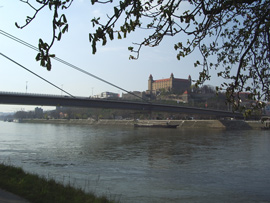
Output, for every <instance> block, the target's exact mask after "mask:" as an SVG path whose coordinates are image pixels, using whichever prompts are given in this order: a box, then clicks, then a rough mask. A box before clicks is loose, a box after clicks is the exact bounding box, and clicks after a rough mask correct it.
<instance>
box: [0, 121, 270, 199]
mask: <svg viewBox="0 0 270 203" xmlns="http://www.w3.org/2000/svg"><path fill="white" fill-rule="evenodd" d="M0 162H1V163H6V164H12V165H15V166H20V167H22V168H23V169H24V170H25V171H28V172H31V173H35V174H39V175H41V176H44V177H48V178H54V179H56V180H57V181H59V182H61V183H64V184H71V185H73V186H75V187H80V188H82V189H84V190H85V191H91V192H94V193H95V194H97V195H106V196H107V197H108V198H109V199H112V200H115V201H120V202H127V203H129V202H270V192H269V188H270V131H260V130H257V131H254V130H248V131H222V130H210V129H209V130H202V129H201V130H191V129H190V130H187V129H186V130H179V129H153V128H132V127H124V126H95V125H64V124H63V125H59V124H58V125H56V124H28V123H8V122H0Z"/></svg>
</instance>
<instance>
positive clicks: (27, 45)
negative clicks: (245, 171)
mask: <svg viewBox="0 0 270 203" xmlns="http://www.w3.org/2000/svg"><path fill="white" fill-rule="evenodd" d="M0 34H2V35H3V36H5V37H7V38H10V39H12V40H14V41H16V42H18V43H20V44H22V45H24V46H26V47H28V48H30V49H33V50H35V51H37V52H39V50H38V48H37V47H35V46H33V45H31V44H29V43H27V42H25V41H23V40H21V39H19V38H17V37H15V36H13V35H11V34H9V33H7V32H5V31H3V30H1V29H0ZM53 59H54V60H56V61H58V62H60V63H62V64H64V65H66V66H69V67H70V68H73V69H75V70H77V71H80V72H81V73H84V74H86V75H88V76H91V77H93V78H95V79H97V80H99V81H101V82H104V83H106V84H108V85H110V86H113V87H115V88H117V89H120V90H122V91H124V92H126V93H128V94H130V95H133V96H135V97H137V98H139V99H141V100H142V101H145V102H147V103H150V102H149V101H147V100H146V99H144V98H143V97H140V96H138V95H136V94H134V93H132V92H130V91H128V90H125V89H124V88H121V87H119V86H117V85H115V84H113V83H111V82H109V81H107V80H104V79H102V78H100V77H98V76H95V75H93V74H91V73H89V72H88V71H85V70H83V69H81V68H79V67H77V66H75V65H73V64H71V63H68V62H67V61H65V60H63V59H60V58H58V57H53Z"/></svg>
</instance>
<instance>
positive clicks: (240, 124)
mask: <svg viewBox="0 0 270 203" xmlns="http://www.w3.org/2000/svg"><path fill="white" fill-rule="evenodd" d="M20 122H21V123H48V124H77V125H114V126H130V127H133V125H134V123H140V124H166V123H169V124H172V125H175V124H177V125H179V126H178V127H177V129H190V128H196V129H198V128H201V129H223V130H259V129H261V128H262V127H263V126H264V125H263V124H262V123H261V121H243V120H138V121H134V120H114V119H100V120H98V121H96V120H93V119H48V120H46V119H23V120H20Z"/></svg>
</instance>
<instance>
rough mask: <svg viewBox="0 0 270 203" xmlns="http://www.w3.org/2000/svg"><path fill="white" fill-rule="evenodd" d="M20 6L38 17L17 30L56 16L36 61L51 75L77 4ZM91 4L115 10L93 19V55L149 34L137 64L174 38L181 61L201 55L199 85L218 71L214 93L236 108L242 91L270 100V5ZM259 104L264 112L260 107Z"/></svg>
mask: <svg viewBox="0 0 270 203" xmlns="http://www.w3.org/2000/svg"><path fill="white" fill-rule="evenodd" d="M21 2H24V3H26V4H28V5H29V6H30V7H31V8H33V9H34V11H35V13H34V15H33V16H27V19H26V23H25V24H24V25H18V24H17V23H16V25H17V27H19V28H24V27H25V26H27V25H28V24H30V23H31V22H32V21H33V20H34V19H35V17H36V15H37V14H38V13H39V12H40V11H41V10H42V9H44V8H47V7H48V8H49V9H50V10H51V11H52V19H53V26H52V32H53V38H52V40H51V42H49V43H47V42H43V40H42V39H40V40H39V53H38V55H37V57H36V60H38V61H40V64H41V66H44V67H46V68H47V69H48V70H50V69H51V66H52V65H51V60H50V58H51V57H54V54H51V53H50V49H51V47H52V46H53V44H54V42H55V41H56V40H61V37H62V35H63V34H65V33H66V32H67V31H68V21H67V18H66V16H65V11H66V9H69V8H70V6H72V3H73V0H36V2H35V6H34V5H33V4H30V3H29V1H28V0H21ZM91 3H92V4H93V5H94V4H110V3H112V7H111V9H112V11H113V14H111V15H107V16H106V19H101V18H100V17H99V16H97V17H95V18H93V19H92V20H91V22H92V26H93V28H94V30H93V32H91V33H89V41H90V43H91V45H92V53H93V54H95V53H96V52H97V49H98V46H99V44H101V45H103V46H105V45H106V43H107V41H108V40H114V39H122V38H125V37H126V36H127V35H128V34H129V33H131V32H135V31H138V29H146V30H149V31H150V35H147V36H145V38H144V40H143V41H141V42H135V43H134V44H133V45H132V46H130V47H128V50H130V51H131V53H132V54H131V55H130V59H138V58H139V55H140V51H141V49H142V48H143V47H144V46H148V47H156V46H158V45H159V44H160V43H161V42H162V41H163V39H164V38H165V37H174V38H175V45H174V47H173V48H174V49H175V50H176V58H177V59H178V60H181V58H183V57H185V56H187V55H189V54H191V53H193V52H194V51H195V50H199V52H200V53H201V56H202V61H199V60H195V61H194V66H195V67H197V66H201V67H202V69H201V71H200V76H199V78H198V80H197V82H196V85H201V84H203V83H204V82H205V81H206V80H210V78H211V75H210V72H209V70H211V69H216V70H217V71H218V73H217V75H218V76H219V77H221V78H223V79H225V82H223V83H222V84H221V85H220V86H219V87H217V88H216V90H217V91H226V93H227V100H228V101H229V102H232V103H233V104H234V106H235V108H237V106H239V101H241V100H240V99H239V92H249V93H250V94H249V97H250V99H253V100H265V101H269V95H270V94H269V86H270V80H269V76H270V70H269V62H270V15H269V13H270V0H224V1H216V0H145V1H140V0H117V1H113V0H91ZM60 13H61V14H60ZM180 35H181V36H183V35H186V36H187V40H186V41H181V40H180V41H179V38H177V37H176V36H180ZM181 38H182V37H181ZM182 39H183V38H182ZM233 68H236V69H237V70H236V73H235V72H234V71H232V70H233ZM237 98H238V99H237ZM257 105H259V107H261V106H260V105H262V103H260V102H257Z"/></svg>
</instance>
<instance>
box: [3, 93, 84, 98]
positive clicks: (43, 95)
mask: <svg viewBox="0 0 270 203" xmlns="http://www.w3.org/2000/svg"><path fill="white" fill-rule="evenodd" d="M0 94H8V95H23V96H26V95H27V96H42V97H67V96H66V95H56V94H40V93H23V92H4V91H0ZM68 97H69V96H68ZM76 98H87V97H76Z"/></svg>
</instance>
